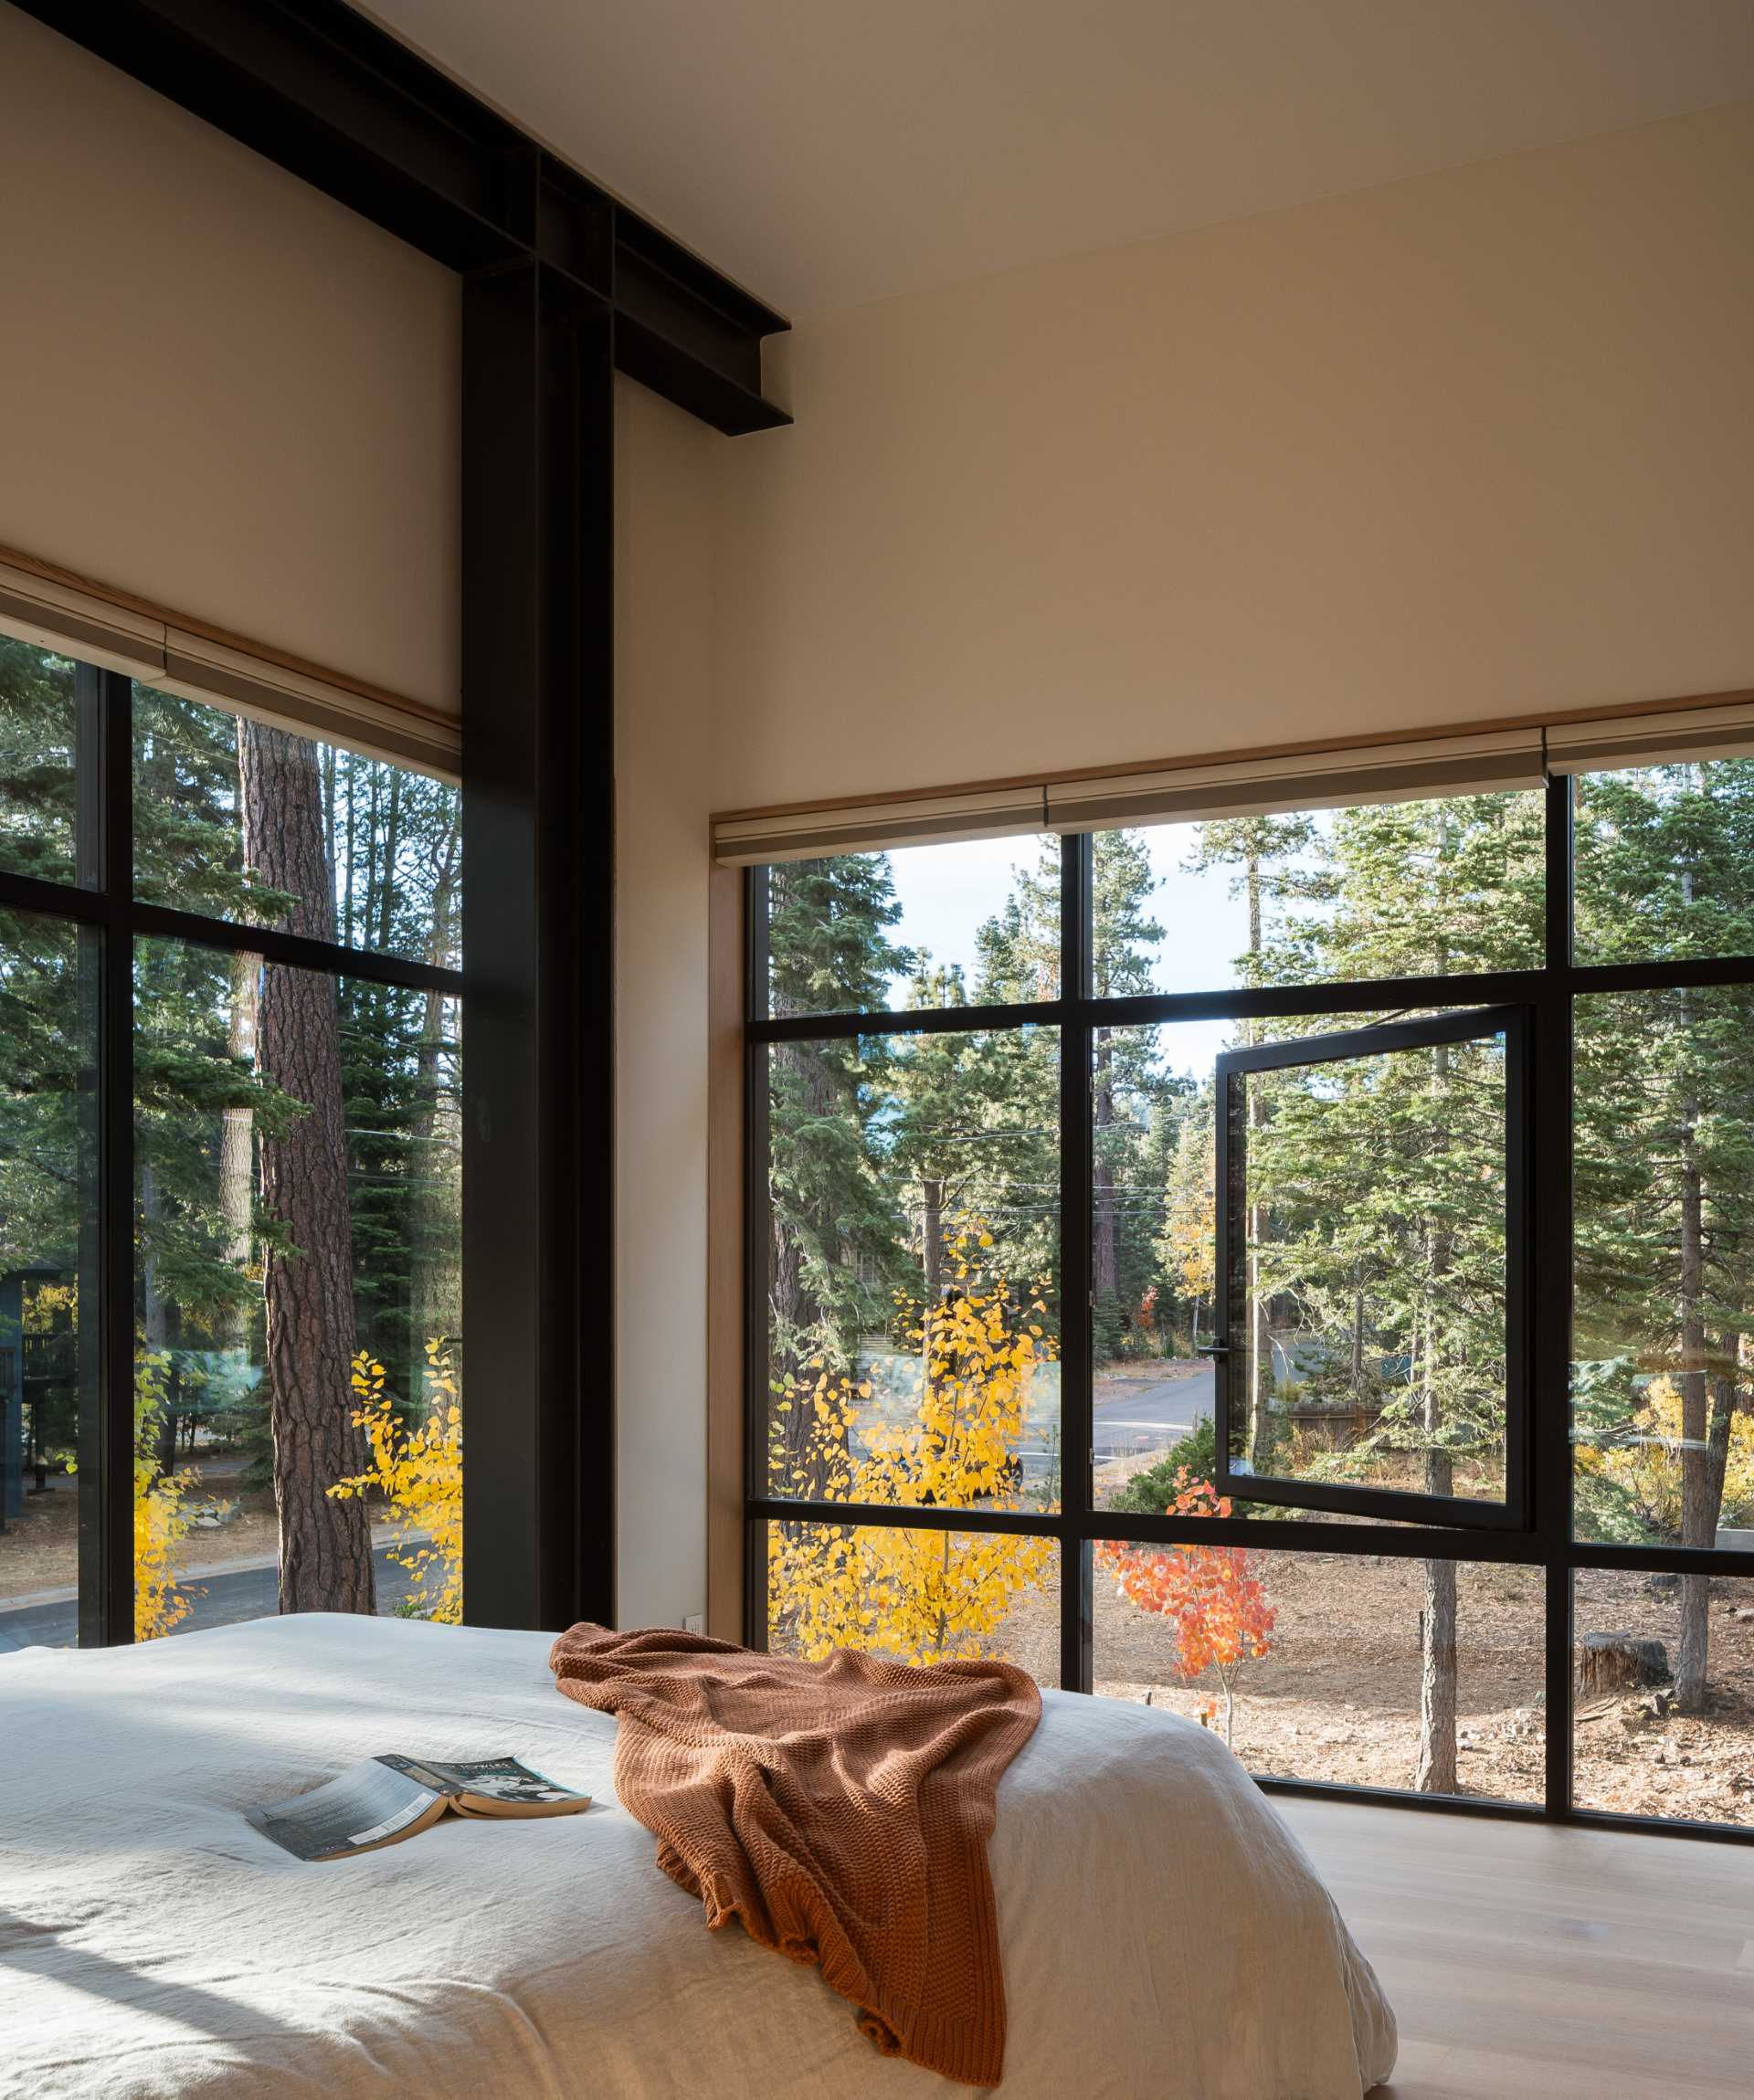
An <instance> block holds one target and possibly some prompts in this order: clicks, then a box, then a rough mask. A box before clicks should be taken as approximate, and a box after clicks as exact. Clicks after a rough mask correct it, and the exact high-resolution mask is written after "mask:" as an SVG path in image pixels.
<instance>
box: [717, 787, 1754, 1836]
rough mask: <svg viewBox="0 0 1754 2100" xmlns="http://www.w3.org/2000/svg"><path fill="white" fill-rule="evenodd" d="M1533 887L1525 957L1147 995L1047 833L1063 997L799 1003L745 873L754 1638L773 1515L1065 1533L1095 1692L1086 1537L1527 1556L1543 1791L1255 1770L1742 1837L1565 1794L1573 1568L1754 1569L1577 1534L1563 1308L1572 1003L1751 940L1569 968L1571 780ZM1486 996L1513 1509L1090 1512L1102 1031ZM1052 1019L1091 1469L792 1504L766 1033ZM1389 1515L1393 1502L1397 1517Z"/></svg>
mask: <svg viewBox="0 0 1754 2100" xmlns="http://www.w3.org/2000/svg"><path fill="white" fill-rule="evenodd" d="M1544 823H1545V849H1544V872H1545V893H1544V894H1545V902H1544V927H1543V942H1542V949H1543V952H1542V956H1541V960H1540V961H1539V962H1538V963H1537V964H1532V965H1531V966H1528V967H1527V968H1524V969H1516V970H1498V971H1477V972H1471V973H1466V974H1457V975H1453V976H1410V977H1393V978H1366V979H1351V980H1346V981H1323V982H1320V983H1310V984H1303V985H1297V986H1277V985H1274V986H1256V987H1236V988H1231V989H1229V990H1217V991H1196V992H1166V993H1149V994H1144V995H1139V996H1132V997H1125V998H1111V999H1098V998H1096V997H1093V996H1092V992H1091V982H1092V979H1091V871H1092V853H1093V847H1092V834H1091V833H1089V832H1082V833H1081V832H1069V833H1065V834H1062V863H1061V957H1062V969H1061V979H1060V992H1059V996H1058V997H1055V998H1051V999H1042V1000H1038V1001H1031V1002H1028V1003H1024V1004H1019V1005H993V1006H965V1007H955V1008H943V1009H939V1008H931V1009H924V1010H903V1011H892V1010H887V1009H886V1010H883V1011H881V1012H868V1013H862V1014H850V1013H840V1014H831V1013H823V1014H816V1013H812V1014H806V1015H787V1016H782V1017H776V1016H774V1015H772V1014H771V1013H770V1011H769V1007H768V997H767V955H766V946H767V943H766V894H767V886H766V870H765V869H763V868H752V869H749V870H748V871H746V876H745V972H744V981H745V1017H746V1018H745V1028H744V1042H745V1128H744V1161H745V1166H744V1174H745V1203H744V1230H745V1241H744V1304H745V1365H744V1408H745V1453H746V1459H745V1463H746V1467H747V1474H746V1481H745V1489H746V1493H745V1505H744V1515H745V1554H744V1565H745V1624H744V1633H745V1640H747V1641H749V1642H750V1643H751V1644H752V1645H754V1646H756V1647H760V1646H764V1645H765V1644H766V1628H767V1597H766V1527H767V1526H768V1525H770V1524H772V1523H776V1522H780V1523H783V1522H787V1521H791V1522H805V1523H810V1522H815V1523H823V1524H833V1525H848V1524H854V1525H861V1526H864V1525H889V1526H896V1527H900V1528H904V1529H911V1530H945V1531H960V1532H970V1531H987V1532H1011V1533H1027V1534H1030V1535H1040V1536H1046V1537H1051V1538H1053V1539H1055V1540H1057V1541H1058V1543H1059V1546H1060V1583H1061V1591H1060V1595H1061V1641H1060V1663H1061V1668H1060V1682H1061V1684H1062V1688H1064V1689H1067V1690H1072V1691H1079V1692H1084V1693H1088V1692H1090V1690H1091V1686H1092V1661H1093V1658H1092V1609H1091V1607H1092V1596H1093V1588H1092V1583H1093V1554H1094V1547H1095V1546H1096V1544H1097V1543H1098V1542H1099V1541H1113V1542H1116V1543H1137V1544H1157V1545H1165V1546H1189V1545H1198V1544H1208V1545H1232V1546H1256V1547H1259V1548H1261V1549H1262V1550H1263V1551H1273V1552H1281V1551H1283V1552H1293V1553H1296V1552H1303V1553H1321V1554H1329V1555H1349V1556H1359V1557H1362V1556H1373V1557H1387V1558H1394V1559H1407V1560H1452V1561H1457V1562H1491V1563H1496V1564H1499V1565H1502V1566H1508V1567H1530V1568H1537V1569H1539V1570H1540V1571H1541V1573H1542V1576H1543V1578H1544V1583H1545V1607H1544V1643H1543V1654H1542V1658H1541V1664H1542V1668H1541V1677H1542V1702H1543V1708H1544V1715H1545V1731H1544V1748H1545V1757H1546V1770H1545V1781H1544V1785H1543V1788H1542V1798H1541V1799H1540V1800H1539V1801H1536V1802H1527V1801H1505V1800H1496V1799H1481V1798H1476V1797H1472V1796H1460V1795H1447V1794H1421V1793H1417V1792H1412V1791H1411V1790H1405V1789H1395V1788H1379V1787H1358V1786H1350V1785H1342V1784H1338V1783H1335V1782H1328V1781H1323V1780H1315V1779H1290V1778H1274V1777H1269V1776H1266V1775H1261V1776H1259V1777H1258V1778H1257V1781H1256V1783H1257V1784H1258V1785H1260V1786H1261V1787H1263V1788H1264V1789H1269V1790H1273V1791H1277V1792H1281V1793H1286V1794H1292V1795H1303V1796H1309V1797H1313V1798H1318V1799H1357V1800H1366V1801H1373V1802H1377V1803H1380V1804H1382V1805H1384V1806H1389V1807H1397V1808H1407V1809H1413V1810H1427V1811H1431V1812H1439V1813H1447V1814H1457V1815H1481V1816H1490V1817H1496V1818H1500V1819H1504V1820H1525V1821H1541V1820H1548V1821H1556V1822H1564V1823H1569V1824H1575V1825H1581V1826H1585V1827H1590V1828H1599V1829H1604V1830H1622V1831H1623V1830H1637V1831H1647V1832H1650V1833H1652V1834H1654V1835H1662V1836H1682V1837H1696V1838H1707V1839H1710V1840H1712V1841H1721V1842H1726V1843H1731V1844H1736V1843H1742V1844H1749V1843H1754V1829H1749V1828H1748V1827H1746V1826H1740V1825H1734V1824H1722V1823H1711V1822H1703V1821H1696V1820H1690V1819H1687V1818H1685V1817H1673V1818H1669V1817H1658V1816H1643V1815H1630V1814H1620V1813H1615V1812H1612V1811H1610V1810H1597V1809H1588V1808H1580V1807H1579V1806H1578V1805H1577V1804H1576V1802H1575V1800H1574V1798H1573V1773H1572V1759H1573V1736H1572V1730H1573V1725H1574V1722H1573V1707H1574V1692H1573V1678H1572V1643H1573V1615H1572V1588H1573V1578H1574V1577H1575V1576H1577V1575H1578V1574H1580V1573H1582V1572H1584V1571H1587V1570H1593V1569H1603V1570H1622V1571H1632V1572H1636V1573H1646V1574H1664V1575H1669V1574H1680V1575H1686V1574H1708V1575H1721V1576H1754V1552H1749V1551H1742V1550H1739V1549H1736V1548H1731V1547H1724V1546H1666V1545H1664V1546H1620V1545H1611V1544H1603V1543H1598V1542H1593V1541H1587V1540H1580V1539H1577V1538H1575V1537H1574V1536H1573V1535H1572V1534H1573V1511H1572V1500H1573V1498H1572V1477H1571V1442H1570V1437H1571V1423H1570V1385H1571V1317H1572V1244H1571V1231H1572V1164H1573V1150H1574V1130H1573V1124H1572V1003H1573V1001H1574V1000H1575V999H1576V998H1578V997H1584V996H1587V995H1589V994H1590V993H1601V992H1626V991H1654V990H1666V989H1672V988H1676V987H1685V986H1697V987H1705V986H1711V985H1749V986H1754V955H1733V956H1719V957H1714V958H1710V959H1698V960H1681V961H1666V960H1664V961H1651V962H1640V963H1628V964H1579V963H1577V962H1576V961H1575V960H1574V958H1573V943H1572V923H1573V904H1572V896H1573V892H1572V881H1573V864H1572V829H1573V793H1572V783H1571V780H1570V778H1569V776H1556V777H1554V778H1552V779H1550V780H1549V781H1548V786H1547V787H1546V790H1545V810H1544ZM1480 1008H1516V1009H1518V1011H1519V1014H1520V1016H1521V1018H1520V1020H1519V1023H1518V1026H1519V1028H1520V1029H1522V1030H1523V1031H1524V1032H1525V1035H1526V1071H1527V1079H1526V1086H1525V1089H1524V1090H1523V1091H1524V1093H1525V1098H1526V1100H1527V1120H1526V1125H1525V1129H1524V1132H1523V1134H1522V1138H1521V1152H1522V1156H1523V1157H1524V1159H1525V1160H1526V1163H1527V1183H1526V1190H1525V1194H1526V1204H1525V1205H1523V1206H1521V1207H1520V1208H1524V1210H1525V1214H1526V1217H1527V1229H1526V1232H1525V1234H1524V1235H1523V1238H1524V1241H1525V1260H1524V1262H1523V1286H1522V1288H1523V1293H1524V1297H1525V1301H1526V1303H1525V1310H1524V1314H1523V1317H1524V1321H1525V1328H1524V1336H1525V1345H1524V1347H1523V1348H1522V1349H1521V1350H1520V1351H1519V1352H1518V1354H1519V1355H1520V1356H1521V1359H1522V1361H1523V1363H1524V1364H1525V1365H1526V1367H1527V1373H1526V1375H1527V1381H1528V1388H1527V1390H1528V1398H1527V1406H1526V1408H1525V1409H1524V1414H1525V1423H1524V1426H1523V1432H1522V1433H1523V1440H1524V1449H1525V1452H1526V1460H1527V1474H1526V1482H1525V1493H1524V1496H1523V1502H1524V1506H1525V1509H1526V1513H1527V1514H1526V1521H1524V1522H1521V1523H1516V1524H1508V1525H1506V1524H1500V1525H1482V1524H1479V1523H1477V1522H1476V1523H1470V1524H1468V1525H1454V1524H1452V1525H1429V1526H1427V1525H1390V1524H1381V1525H1358V1524H1357V1523H1347V1522H1344V1521H1339V1520H1337V1519H1336V1518H1334V1517H1320V1516H1318V1517H1312V1518H1307V1519H1304V1518H1279V1517H1272V1516H1268V1517H1238V1516H1230V1517H1194V1518H1177V1517H1172V1516H1169V1515H1163V1516H1155V1515H1144V1514H1132V1513H1119V1512H1115V1511H1104V1510H1099V1509H1096V1508H1095V1507H1094V1503H1093V1498H1092V1494H1091V1467H1090V1462H1089V1453H1090V1451H1091V1444H1092V1389H1091V1374H1092V1365H1091V1351H1090V1320H1089V1317H1088V1313H1089V1306H1090V1295H1091V1273H1090V1272H1091V1243H1092V1222H1093V1219H1092V1177H1091V1072H1092V1052H1093V1043H1094V1031H1095V1030H1096V1029H1098V1028H1107V1029H1115V1028H1123V1027H1140V1026H1148V1025H1150V1024H1153V1023H1160V1022H1176V1021H1210V1020H1244V1019H1248V1018H1263V1019H1285V1018H1298V1017H1303V1016H1307V1017H1317V1016H1323V1015H1352V1014H1358V1013H1360V1012H1366V1013H1370V1012H1375V1013H1383V1012H1389V1013H1392V1012H1396V1011H1400V1010H1410V1011H1418V1012H1421V1013H1429V1012H1432V1011H1433V1010H1442V1009H1456V1010H1457V1011H1458V1012H1461V1011H1465V1012H1467V1013H1468V1014H1469V1015H1470V1016H1471V1017H1472V1016H1473V1015H1474V1014H1475V1013H1477V1011H1478V1009H1480ZM1030 1024H1033V1025H1040V1026H1044V1027H1051V1028H1056V1029H1058V1030H1059V1036H1060V1055H1061V1147H1062V1150H1061V1176H1060V1199H1061V1221H1062V1222H1061V1231H1062V1244H1061V1277H1062V1320H1061V1329H1062V1333H1061V1353H1060V1365H1061V1381H1062V1383H1061V1394H1062V1402H1061V1407H1062V1412H1061V1441H1062V1451H1064V1452H1066V1453H1068V1454H1070V1453H1071V1452H1072V1451H1083V1452H1084V1453H1085V1454H1086V1458H1085V1462H1084V1463H1083V1465H1080V1466H1072V1465H1071V1464H1066V1465H1064V1466H1063V1468H1062V1501H1061V1506H1060V1508H1059V1509H1058V1510H1057V1511H1055V1512H1052V1513H1051V1514H1041V1515H1036V1514H1031V1513H1022V1512H1015V1511H1002V1512H1001V1511H983V1510H968V1509H948V1508H942V1507H930V1506H928V1507H918V1506H914V1505H905V1506H903V1505H896V1504H863V1503H840V1502H821V1501H803V1500H792V1499H788V1498H785V1497H779V1496H774V1495H770V1494H767V1493H764V1492H762V1490H763V1488H764V1487H765V1484H766V1404H765V1401H766V1384H767V1376H768V1370H767V1364H768V1334H767V1302H766V1300H767V1293H766V1259H765V1255H766V1247H767V1244H768V1234H769V1231H770V1219H769V1215H768V1202H767V1189H766V1158H767V1129H766V1051H767V1049H768V1046H769V1045H771V1044H774V1043H779V1042H787V1041H791V1042H797V1041H823V1040H828V1039H847V1038H850V1037H860V1036H872V1035H880V1034H887V1035H920V1034H925V1033H930V1032H937V1031H948V1030H954V1031H956V1032H963V1033H972V1032H975V1031H977V1030H995V1029H1014V1028H1017V1027H1020V1026H1025V1025H1030ZM1392 1514H1395V1515H1398V1516H1399V1515H1404V1514H1405V1512H1404V1510H1402V1509H1400V1508H1397V1509H1396V1510H1394V1511H1393V1512H1392Z"/></svg>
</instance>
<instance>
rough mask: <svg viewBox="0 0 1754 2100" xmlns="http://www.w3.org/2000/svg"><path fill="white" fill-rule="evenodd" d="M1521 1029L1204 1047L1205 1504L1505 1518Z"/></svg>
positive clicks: (1496, 1013) (1523, 1502) (1402, 1029)
mask: <svg viewBox="0 0 1754 2100" xmlns="http://www.w3.org/2000/svg"><path fill="white" fill-rule="evenodd" d="M1528 1033H1529V1031H1528V1023H1527V1010H1526V1009H1525V1008H1520V1007H1492V1008H1474V1009H1471V1010H1469V1011H1467V1012H1453V1013H1447V1014H1442V1015H1436V1016H1429V1017H1424V1018H1417V1019H1409V1020H1396V1021H1389V1022H1386V1023H1384V1024H1382V1025H1379V1026H1377V1027H1373V1028H1368V1029H1358V1030H1354V1031H1348V1032H1346V1033H1343V1034H1334V1035H1325V1036H1324V1035H1317V1036H1310V1037H1305V1038H1304V1039H1301V1040H1298V1041H1294V1042H1275V1043H1272V1044H1268V1045H1264V1046H1262V1047H1260V1048H1257V1049H1242V1050H1230V1051H1227V1052H1225V1053H1224V1054H1223V1055H1222V1056H1220V1058H1219V1060H1218V1071H1217V1088H1216V1094H1217V1102H1216V1112H1217V1118H1218V1130H1217V1166H1218V1204H1217V1234H1218V1249H1217V1253H1218V1262H1217V1272H1218V1287H1219V1304H1218V1310H1219V1319H1218V1326H1217V1332H1218V1335H1219V1337H1220V1339H1219V1341H1218V1342H1217V1344H1216V1345H1214V1346H1213V1348H1212V1350H1211V1354H1212V1355H1213V1356H1215V1357H1216V1358H1217V1360H1218V1377H1217V1379H1216V1381H1215V1387H1216V1392H1217V1397H1218V1419H1217V1439H1216V1441H1217V1456H1218V1485H1219V1487H1220V1492H1221V1493H1226V1494H1230V1495H1233V1496H1236V1497H1237V1498H1239V1499H1246V1500H1248V1501H1250V1502H1254V1503H1274V1504H1289V1505H1291V1506H1293V1507H1297V1508H1305V1509H1311V1510H1324V1511H1328V1512H1333V1513H1337V1514H1354V1515H1358V1516H1365V1517H1374V1518H1379V1519H1389V1520H1396V1519H1400V1520H1402V1521H1407V1522H1413V1523H1432V1524H1445V1525H1495V1526H1510V1527H1521V1526H1523V1525H1525V1524H1526V1522H1527V1455H1526V1454H1527V1447H1526V1428H1527V1404H1526V1395H1527V1367H1526V1362H1525V1356H1526V1346H1527V1312H1526V1306H1525V1292H1526V1276H1527V1256H1526V1249H1527V1240H1528V1233H1527V1199H1528V1198H1527V1191H1528V1180H1529V1177H1528V1174H1527V1166H1526V1160H1525V1149H1526V1145H1527V1113H1526V1106H1525V1103H1526V1100H1527V1058H1528Z"/></svg>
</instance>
